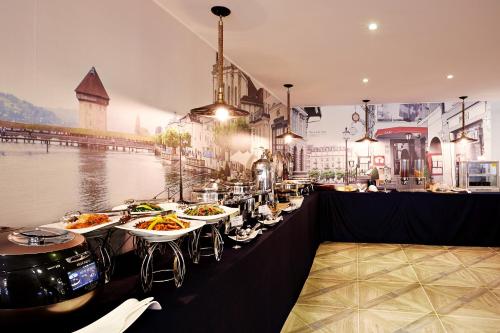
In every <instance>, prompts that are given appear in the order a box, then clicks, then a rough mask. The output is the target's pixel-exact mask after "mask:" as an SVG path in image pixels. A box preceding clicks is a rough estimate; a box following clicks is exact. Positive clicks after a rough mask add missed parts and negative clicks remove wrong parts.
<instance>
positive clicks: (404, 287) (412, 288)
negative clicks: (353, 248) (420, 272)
mask: <svg viewBox="0 0 500 333" xmlns="http://www.w3.org/2000/svg"><path fill="white" fill-rule="evenodd" d="M359 307H360V309H365V310H386V311H401V312H418V313H429V312H432V311H433V309H432V306H431V304H430V303H429V300H428V299H427V296H426V295H425V292H424V290H423V289H422V287H421V286H420V284H419V283H412V284H396V283H390V284H389V283H375V282H366V281H360V282H359Z"/></svg>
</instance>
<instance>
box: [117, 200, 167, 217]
mask: <svg viewBox="0 0 500 333" xmlns="http://www.w3.org/2000/svg"><path fill="white" fill-rule="evenodd" d="M176 208H177V204H175V203H170V202H166V203H153V202H147V201H141V202H134V203H131V204H124V205H119V206H116V207H113V210H126V209H129V210H130V214H131V215H143V214H147V213H152V214H154V213H161V212H164V211H167V210H175V209H176Z"/></svg>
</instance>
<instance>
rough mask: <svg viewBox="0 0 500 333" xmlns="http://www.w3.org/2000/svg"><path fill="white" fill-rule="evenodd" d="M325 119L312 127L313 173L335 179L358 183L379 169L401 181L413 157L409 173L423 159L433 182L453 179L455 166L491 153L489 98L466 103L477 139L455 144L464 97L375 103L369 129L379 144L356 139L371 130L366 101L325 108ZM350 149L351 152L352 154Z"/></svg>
mask: <svg viewBox="0 0 500 333" xmlns="http://www.w3.org/2000/svg"><path fill="white" fill-rule="evenodd" d="M321 109H322V114H323V117H322V119H321V121H320V122H317V123H310V124H309V126H308V140H307V145H306V152H307V153H306V158H305V166H306V170H307V171H308V172H309V174H310V175H311V176H314V177H319V178H324V179H329V180H331V181H334V182H344V181H346V180H347V177H346V176H345V174H346V173H347V174H349V181H350V182H358V181H360V180H364V179H365V178H366V177H367V173H370V172H371V171H372V170H374V169H376V173H377V174H378V177H377V178H378V179H381V180H382V179H385V178H387V179H388V180H390V181H392V182H397V179H398V177H400V176H401V170H400V167H401V160H408V161H410V166H409V169H410V170H409V173H410V175H414V174H415V170H416V168H417V164H419V165H420V164H421V165H422V167H421V169H423V172H425V176H426V178H427V179H428V180H429V181H433V182H439V183H448V184H452V183H453V182H454V180H455V172H456V168H455V165H456V163H457V162H459V161H465V160H488V159H489V158H490V156H491V140H490V138H491V124H490V122H489V119H490V112H491V109H490V107H489V105H488V103H487V102H484V101H470V102H466V104H465V124H466V126H465V129H466V133H467V135H468V136H469V137H472V138H474V139H476V140H477V141H475V142H473V143H468V144H458V145H457V144H454V143H452V140H453V139H455V138H456V137H457V136H458V135H459V134H460V133H461V122H462V119H461V111H462V104H461V103H460V102H458V101H457V102H451V103H445V102H440V103H414V104H396V103H394V104H370V105H369V113H368V118H369V119H368V131H369V134H370V136H371V137H372V138H375V139H377V140H378V142H374V143H370V144H368V143H359V142H356V140H358V139H360V138H362V137H363V136H364V134H365V112H364V106H363V105H361V104H360V105H352V106H327V107H322V108H321ZM346 152H347V153H346Z"/></svg>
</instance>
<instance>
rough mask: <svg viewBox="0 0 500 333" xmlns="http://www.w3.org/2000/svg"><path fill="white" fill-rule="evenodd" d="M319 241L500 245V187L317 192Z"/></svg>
mask: <svg viewBox="0 0 500 333" xmlns="http://www.w3.org/2000/svg"><path fill="white" fill-rule="evenodd" d="M320 209H321V211H322V212H321V214H322V216H324V220H322V221H321V223H320V224H319V226H320V228H321V239H322V240H323V241H325V240H329V241H337V242H367V243H403V244H404V243H410V244H429V245H466V246H500V194H499V193H471V194H458V193H428V192H392V193H349V192H334V191H325V192H321V193H320Z"/></svg>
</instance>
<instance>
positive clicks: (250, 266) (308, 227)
mask: <svg viewBox="0 0 500 333" xmlns="http://www.w3.org/2000/svg"><path fill="white" fill-rule="evenodd" d="M317 204H318V193H314V194H313V195H311V196H308V197H306V198H305V200H304V202H303V204H302V207H301V208H300V209H298V210H295V211H293V212H291V213H289V214H287V215H285V217H284V220H283V221H282V222H280V223H278V224H277V225H276V226H274V227H273V228H269V229H268V230H267V231H265V232H264V233H263V234H262V235H260V236H258V237H257V238H256V239H255V240H254V241H252V242H251V243H248V244H242V247H241V248H240V249H233V248H232V245H233V244H225V249H224V252H223V254H222V259H221V261H220V262H216V261H215V260H214V259H213V258H202V260H200V263H199V264H197V265H195V264H192V263H188V267H187V273H186V277H185V279H184V283H183V285H182V287H180V288H175V287H173V286H172V285H171V284H164V285H162V284H158V285H155V286H154V287H153V290H152V292H151V293H150V294H149V295H143V294H142V293H140V292H132V293H131V294H130V293H129V295H127V297H137V298H139V299H142V298H144V297H146V296H153V297H154V298H155V300H157V301H158V302H160V304H161V306H162V307H163V310H160V311H146V312H145V313H144V314H143V315H142V316H141V317H140V318H139V319H138V320H137V321H136V322H135V323H134V324H133V325H132V326H131V327H130V328H129V329H128V330H127V332H161V331H168V332H279V331H280V330H281V327H282V325H283V323H284V322H285V320H286V318H287V316H288V313H289V312H290V311H291V309H292V307H293V306H294V304H295V301H296V300H297V298H298V296H299V294H300V291H301V289H302V285H303V284H304V282H305V280H306V279H307V276H308V274H309V270H310V267H311V265H312V262H313V259H314V256H315V254H316V249H317V247H318V245H319V228H318V225H317V222H318V221H319V220H320V219H319V216H318V215H317V214H318V212H319V209H318V206H317ZM186 259H187V261H189V260H188V258H186ZM116 266H117V268H118V267H122V268H123V267H124V266H127V269H132V270H135V271H136V272H137V271H138V267H139V263H138V261H137V258H135V259H134V258H128V259H126V260H120V262H118V263H117V265H116ZM118 275H127V274H126V273H120V272H118ZM134 284H135V285H137V284H138V281H137V277H136V276H128V277H126V276H123V277H117V278H115V281H112V282H111V283H110V284H108V285H107V286H106V288H105V289H106V294H104V295H101V297H97V298H96V301H95V304H93V305H90V306H87V307H86V308H85V309H82V310H80V311H77V312H75V313H74V314H72V315H67V316H65V318H64V320H63V321H59V324H58V328H61V329H62V330H63V331H72V330H75V329H78V328H81V327H83V326H85V325H87V324H89V323H91V322H93V321H95V320H97V319H98V318H99V317H101V316H102V315H104V314H105V313H106V311H109V310H110V309H112V307H113V306H116V305H118V304H119V303H118V301H116V302H107V303H106V302H105V299H106V298H108V299H109V298H116V299H120V297H119V296H117V295H116V294H118V293H120V292H122V291H123V290H121V289H122V288H130V285H134ZM124 299H125V298H123V297H122V298H121V299H120V302H122V301H123V300H124ZM63 328H64V329H63Z"/></svg>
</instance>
